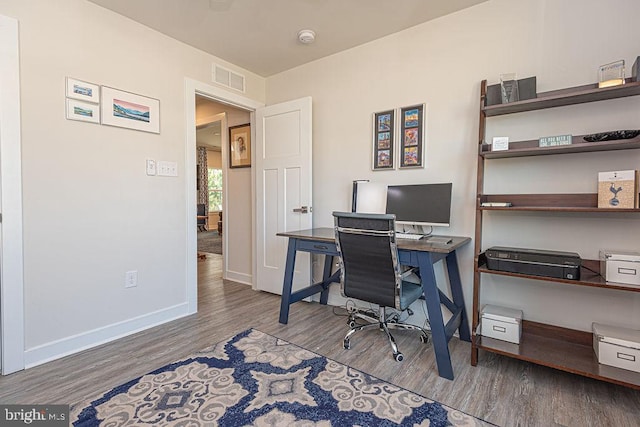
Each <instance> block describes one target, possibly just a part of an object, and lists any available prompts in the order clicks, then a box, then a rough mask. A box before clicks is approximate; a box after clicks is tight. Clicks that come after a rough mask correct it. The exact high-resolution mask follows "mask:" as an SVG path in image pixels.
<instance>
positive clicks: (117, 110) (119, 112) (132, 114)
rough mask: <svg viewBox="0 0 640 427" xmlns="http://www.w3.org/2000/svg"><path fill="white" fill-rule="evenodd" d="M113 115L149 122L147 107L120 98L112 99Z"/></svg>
mask: <svg viewBox="0 0 640 427" xmlns="http://www.w3.org/2000/svg"><path fill="white" fill-rule="evenodd" d="M113 115H114V116H115V117H123V118H125V119H131V120H139V121H141V122H147V123H149V107H147V106H144V105H140V104H134V103H133V102H127V101H123V100H121V99H115V98H114V99H113Z"/></svg>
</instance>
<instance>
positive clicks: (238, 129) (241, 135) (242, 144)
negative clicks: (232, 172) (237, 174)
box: [229, 123, 251, 168]
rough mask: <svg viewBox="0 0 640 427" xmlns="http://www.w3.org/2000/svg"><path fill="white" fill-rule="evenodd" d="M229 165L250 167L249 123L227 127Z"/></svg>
mask: <svg viewBox="0 0 640 427" xmlns="http://www.w3.org/2000/svg"><path fill="white" fill-rule="evenodd" d="M229 167H231V168H248V167H251V125H250V124H249V123H247V124H244V125H239V126H231V127H230V128H229Z"/></svg>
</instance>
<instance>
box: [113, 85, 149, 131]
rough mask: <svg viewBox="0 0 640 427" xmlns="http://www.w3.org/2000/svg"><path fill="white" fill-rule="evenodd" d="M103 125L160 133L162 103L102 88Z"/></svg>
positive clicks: (133, 94)
mask: <svg viewBox="0 0 640 427" xmlns="http://www.w3.org/2000/svg"><path fill="white" fill-rule="evenodd" d="M101 112H102V124H104V125H110V126H118V127H123V128H128V129H135V130H141V131H144V132H152V133H160V101H158V100H157V99H153V98H149V97H146V96H142V95H136V94H135V93H130V92H125V91H122V90H118V89H114V88H110V87H107V86H102V106H101Z"/></svg>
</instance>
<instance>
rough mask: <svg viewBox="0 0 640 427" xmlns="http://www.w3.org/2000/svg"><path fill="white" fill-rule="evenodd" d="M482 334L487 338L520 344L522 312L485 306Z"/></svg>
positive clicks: (482, 315) (482, 316) (481, 327)
mask: <svg viewBox="0 0 640 427" xmlns="http://www.w3.org/2000/svg"><path fill="white" fill-rule="evenodd" d="M480 334H481V335H482V336H485V337H489V338H495V339H498V340H503V341H508V342H512V343H515V344H520V335H521V334H522V310H514V309H512V308H506V307H499V306H497V305H485V306H484V307H483V308H482V314H481V326H480Z"/></svg>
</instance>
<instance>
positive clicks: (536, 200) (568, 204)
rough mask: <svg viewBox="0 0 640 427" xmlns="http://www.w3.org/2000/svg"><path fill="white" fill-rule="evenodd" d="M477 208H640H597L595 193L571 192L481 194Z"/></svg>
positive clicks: (611, 209) (593, 209) (591, 209)
mask: <svg viewBox="0 0 640 427" xmlns="http://www.w3.org/2000/svg"><path fill="white" fill-rule="evenodd" d="M484 202H509V203H511V206H509V207H493V206H481V204H482V203H484ZM477 203H478V205H477V208H478V209H479V210H483V211H484V210H486V211H535V212H590V213H595V212H598V213H602V212H615V213H638V212H640V209H637V208H633V209H623V208H599V207H598V194H597V193H573V194H481V195H480V196H479V197H478V202H477Z"/></svg>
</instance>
